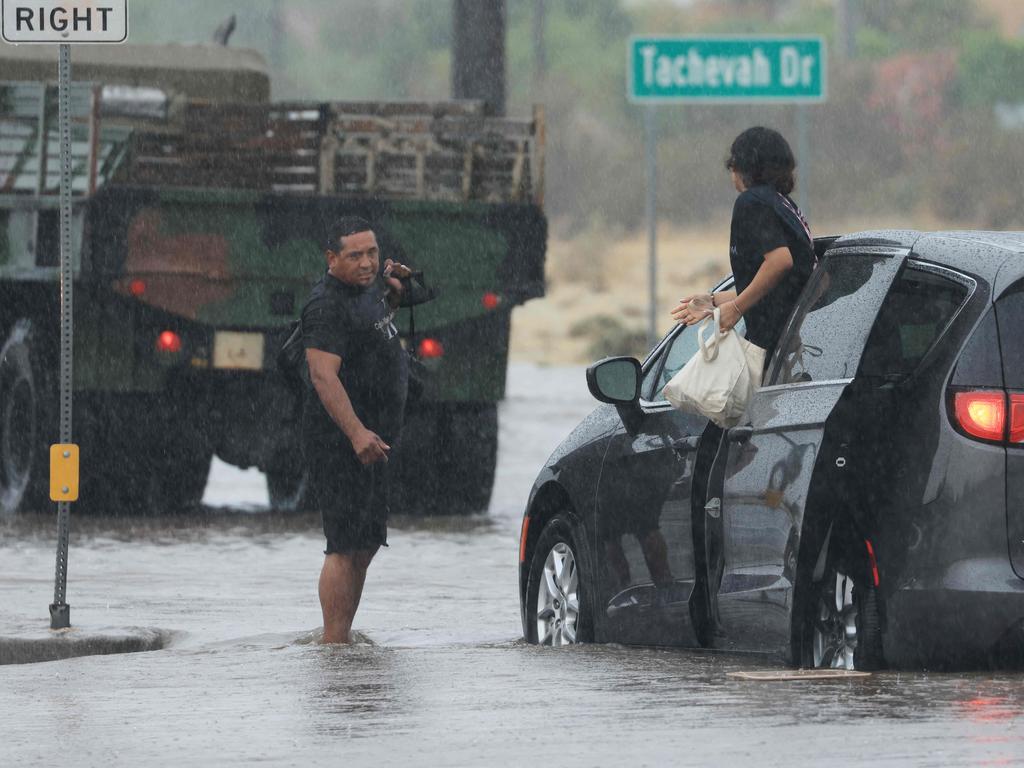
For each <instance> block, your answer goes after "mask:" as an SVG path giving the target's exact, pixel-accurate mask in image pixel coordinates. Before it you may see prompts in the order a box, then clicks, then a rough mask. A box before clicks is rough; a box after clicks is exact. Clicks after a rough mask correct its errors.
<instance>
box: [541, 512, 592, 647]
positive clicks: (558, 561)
mask: <svg viewBox="0 0 1024 768" xmlns="http://www.w3.org/2000/svg"><path fill="white" fill-rule="evenodd" d="M578 540H579V539H578V537H577V536H576V533H575V527H574V525H573V523H572V521H571V519H570V518H569V517H568V516H567V515H565V514H558V515H556V516H555V517H553V518H552V519H551V520H550V521H549V522H548V524H547V525H546V526H544V530H543V531H541V534H540V537H539V538H538V539H537V543H536V545H535V546H534V548H533V557H532V559H531V560H530V574H529V577H528V579H527V584H526V627H527V636H526V639H527V641H528V642H531V643H535V644H538V645H552V646H561V645H573V644H575V643H584V642H590V641H591V640H593V637H594V631H593V616H592V615H591V611H590V605H589V603H588V602H587V594H588V593H587V590H589V589H590V587H591V581H590V579H589V574H588V573H587V572H586V571H585V568H584V566H583V562H584V561H583V560H582V559H581V555H582V552H581V551H580V549H579V546H578V544H577V541H578Z"/></svg>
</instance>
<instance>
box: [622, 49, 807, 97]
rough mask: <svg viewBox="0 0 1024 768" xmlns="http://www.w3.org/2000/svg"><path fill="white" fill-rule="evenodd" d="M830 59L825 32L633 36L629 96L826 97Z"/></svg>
mask: <svg viewBox="0 0 1024 768" xmlns="http://www.w3.org/2000/svg"><path fill="white" fill-rule="evenodd" d="M825 63H826V60H825V41H824V40H823V39H822V38H821V37H810V36H794V37H773V36H759V37H738V36H732V35H716V36H703V37H695V36H694V37H691V36H681V37H632V38H630V40H629V63H628V73H627V84H628V89H629V99H630V101H634V102H643V103H668V102H676V101H704V102H752V101H762V102H775V103H787V102H820V101H824V100H825V69H826V67H825Z"/></svg>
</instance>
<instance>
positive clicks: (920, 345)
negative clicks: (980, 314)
mask: <svg viewBox="0 0 1024 768" xmlns="http://www.w3.org/2000/svg"><path fill="white" fill-rule="evenodd" d="M967 295H968V291H967V286H965V285H963V284H961V283H957V282H954V281H952V280H950V279H947V278H945V277H942V276H940V275H936V274H934V273H932V272H927V271H925V270H922V269H915V268H913V267H908V268H907V270H906V271H905V272H904V273H903V274H902V275H900V277H899V278H898V279H897V280H896V282H895V283H894V284H893V286H892V290H891V291H890V292H889V295H888V296H886V297H885V301H884V302H883V303H882V308H881V309H880V310H879V312H878V318H877V319H876V320H875V324H874V326H873V327H872V329H871V335H870V336H869V337H868V343H867V345H866V346H865V347H864V355H863V358H862V359H861V365H860V373H861V374H862V375H864V376H870V377H880V378H884V379H900V378H903V377H905V376H909V375H910V374H911V373H913V372H914V370H915V369H916V368H917V366H918V364H920V362H921V360H922V359H923V358H924V356H925V355H926V354H927V353H928V350H930V349H931V348H932V346H933V345H934V344H935V342H936V341H937V340H938V338H939V336H940V335H941V334H942V332H943V331H944V330H945V329H946V327H947V326H948V325H949V322H950V320H952V319H953V315H954V314H956V311H957V310H958V309H959V308H960V306H961V305H962V304H963V303H964V301H965V300H966V299H967Z"/></svg>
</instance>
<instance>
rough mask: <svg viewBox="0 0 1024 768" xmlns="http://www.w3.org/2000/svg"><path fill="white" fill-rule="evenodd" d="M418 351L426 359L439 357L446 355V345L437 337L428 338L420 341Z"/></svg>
mask: <svg viewBox="0 0 1024 768" xmlns="http://www.w3.org/2000/svg"><path fill="white" fill-rule="evenodd" d="M417 351H418V352H419V356H420V357H422V358H424V359H426V360H432V359H437V358H439V357H443V356H444V345H443V344H441V342H440V341H438V340H437V339H431V338H426V339H423V341H421V342H420V345H419V347H418V348H417Z"/></svg>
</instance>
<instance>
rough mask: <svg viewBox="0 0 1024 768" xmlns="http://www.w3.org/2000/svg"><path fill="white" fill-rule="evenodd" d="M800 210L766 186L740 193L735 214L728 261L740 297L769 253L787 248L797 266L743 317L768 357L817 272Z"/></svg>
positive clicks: (752, 336)
mask: <svg viewBox="0 0 1024 768" xmlns="http://www.w3.org/2000/svg"><path fill="white" fill-rule="evenodd" d="M796 211H797V208H796V205H794V204H793V201H792V200H790V199H789V198H788V197H783V196H782V195H780V194H779V193H778V192H775V191H774V190H773V189H771V190H769V189H768V188H766V187H755V188H753V189H748V190H746V191H744V192H742V193H741V194H740V196H739V197H737V198H736V204H735V205H734V206H733V210H732V231H731V233H730V238H729V263H730V265H731V266H732V274H733V277H734V278H735V281H736V292H737V293H742V292H743V291H744V290H746V288H747V286H748V285H750V283H751V281H752V280H753V279H754V275H756V274H757V271H758V270H759V269H760V268H761V265H762V264H763V263H764V257H765V254H767V253H769V252H771V251H774V250H775V249H776V248H782V247H787V248H789V252H790V253H791V254H792V255H793V268H792V269H791V270H789V271H788V272H787V273H786V274H785V276H784V277H783V278H782V280H781V282H779V284H778V285H776V286H775V288H773V289H772V291H771V292H770V293H768V295H766V296H765V297H764V298H762V299H761V300H760V301H759V302H758V303H757V304H756V305H754V306H753V307H751V308H750V309H748V310H747V312H746V314H745V315H744V320H745V321H746V324H747V339H749V340H750V341H751V342H752V343H754V344H756V345H757V346H759V347H762V348H763V349H766V350H767V351H768V354H769V355H770V354H771V352H772V350H773V349H775V345H776V344H777V343H778V341H779V336H780V335H781V334H782V327H783V325H784V324H785V322H786V320H787V319H788V318H789V314H790V312H791V311H792V309H793V305H794V304H796V300H797V298H799V296H800V292H801V291H802V290H803V289H804V285H806V284H807V280H808V278H810V276H811V272H812V271H813V270H814V263H815V257H814V246H813V244H812V242H811V240H810V236H809V233H805V231H804V225H803V224H802V223H801V218H800V217H799V216H798V214H797V213H796ZM783 215H785V216H786V218H787V222H786V223H784V222H783V218H782V216H783Z"/></svg>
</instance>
